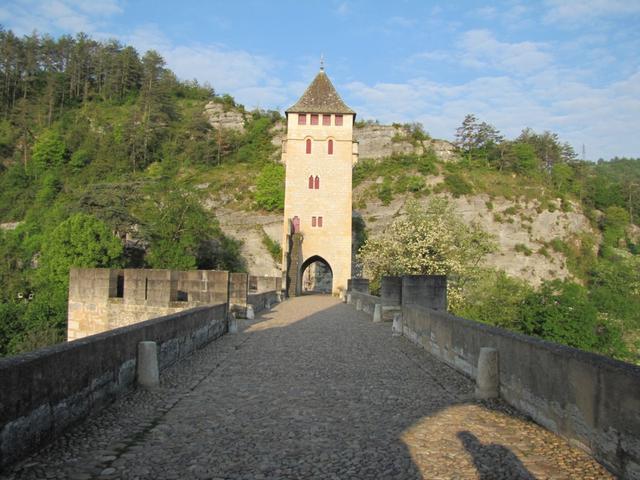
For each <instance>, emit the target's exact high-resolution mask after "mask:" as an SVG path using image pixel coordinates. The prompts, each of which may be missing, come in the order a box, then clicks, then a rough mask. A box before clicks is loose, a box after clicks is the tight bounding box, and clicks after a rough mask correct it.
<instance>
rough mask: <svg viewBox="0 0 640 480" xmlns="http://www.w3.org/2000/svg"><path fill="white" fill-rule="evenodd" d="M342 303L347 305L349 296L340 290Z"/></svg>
mask: <svg viewBox="0 0 640 480" xmlns="http://www.w3.org/2000/svg"><path fill="white" fill-rule="evenodd" d="M340 301H341V302H342V303H347V296H346V295H345V293H344V290H340Z"/></svg>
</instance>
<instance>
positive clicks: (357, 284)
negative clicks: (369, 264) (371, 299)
mask: <svg viewBox="0 0 640 480" xmlns="http://www.w3.org/2000/svg"><path fill="white" fill-rule="evenodd" d="M347 290H348V291H350V292H360V293H369V279H368V278H350V279H349V280H347Z"/></svg>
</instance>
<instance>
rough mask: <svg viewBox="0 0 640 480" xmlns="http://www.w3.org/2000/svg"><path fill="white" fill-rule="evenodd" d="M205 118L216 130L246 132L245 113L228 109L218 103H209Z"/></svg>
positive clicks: (205, 110)
mask: <svg viewBox="0 0 640 480" xmlns="http://www.w3.org/2000/svg"><path fill="white" fill-rule="evenodd" d="M204 114H205V117H206V118H207V119H208V120H209V123H210V124H211V126H212V127H214V128H222V129H227V130H237V131H239V132H244V122H245V118H244V113H243V112H241V111H240V110H237V109H234V108H226V107H225V105H223V104H222V103H218V102H209V103H207V105H206V106H205V107H204Z"/></svg>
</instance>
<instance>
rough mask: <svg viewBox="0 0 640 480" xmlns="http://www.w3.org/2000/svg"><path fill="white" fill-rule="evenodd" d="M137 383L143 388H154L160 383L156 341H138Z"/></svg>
mask: <svg viewBox="0 0 640 480" xmlns="http://www.w3.org/2000/svg"><path fill="white" fill-rule="evenodd" d="M136 370H137V377H138V385H140V386H141V387H144V388H156V387H158V386H159V385H160V370H159V369H158V345H157V344H156V342H140V343H138V360H137V367H136Z"/></svg>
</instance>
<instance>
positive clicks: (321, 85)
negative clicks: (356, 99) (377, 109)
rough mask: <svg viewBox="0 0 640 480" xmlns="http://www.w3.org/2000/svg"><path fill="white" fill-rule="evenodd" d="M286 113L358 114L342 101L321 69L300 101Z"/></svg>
mask: <svg viewBox="0 0 640 480" xmlns="http://www.w3.org/2000/svg"><path fill="white" fill-rule="evenodd" d="M286 113H351V114H354V115H355V113H356V112H354V111H353V110H351V109H350V108H349V107H347V105H346V104H345V103H344V102H343V101H342V98H340V95H338V92H337V91H336V89H335V87H334V86H333V84H332V83H331V80H329V77H328V76H327V74H326V73H324V69H323V68H321V69H320V72H318V75H316V78H314V79H313V82H311V85H309V86H308V87H307V89H306V90H305V91H304V93H303V94H302V96H301V97H300V100H298V101H297V102H296V103H295V105H293V106H292V107H289V108H288V109H287V111H286Z"/></svg>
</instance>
